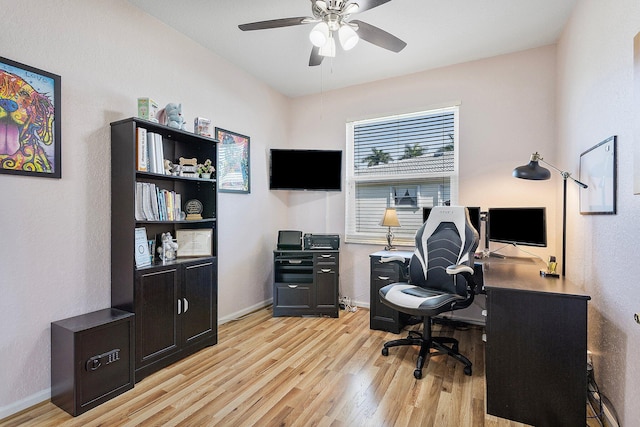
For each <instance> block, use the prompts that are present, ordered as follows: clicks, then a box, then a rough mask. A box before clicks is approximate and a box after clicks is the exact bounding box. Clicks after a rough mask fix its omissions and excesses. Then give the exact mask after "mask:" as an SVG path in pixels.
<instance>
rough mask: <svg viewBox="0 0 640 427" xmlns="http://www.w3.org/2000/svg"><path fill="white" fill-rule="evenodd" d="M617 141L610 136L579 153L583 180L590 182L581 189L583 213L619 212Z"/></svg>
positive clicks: (581, 209) (614, 137) (581, 211)
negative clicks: (617, 199) (617, 210)
mask: <svg viewBox="0 0 640 427" xmlns="http://www.w3.org/2000/svg"><path fill="white" fill-rule="evenodd" d="M616 141H617V137H616V136H615V135H614V136H611V137H609V138H607V139H605V140H604V141H602V142H600V143H598V144H596V145H594V146H593V147H591V148H589V149H588V150H587V151H585V152H584V153H582V154H580V181H581V182H584V183H585V184H587V185H588V187H587V188H585V189H582V190H580V213H581V214H583V215H595V214H615V213H616V179H617V178H616V175H617V167H616Z"/></svg>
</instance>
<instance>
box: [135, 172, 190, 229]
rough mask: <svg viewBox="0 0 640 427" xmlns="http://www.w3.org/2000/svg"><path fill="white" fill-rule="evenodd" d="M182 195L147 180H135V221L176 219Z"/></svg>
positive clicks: (178, 218) (178, 216)
mask: <svg viewBox="0 0 640 427" xmlns="http://www.w3.org/2000/svg"><path fill="white" fill-rule="evenodd" d="M181 206H182V196H181V195H180V194H179V193H176V192H175V191H169V190H165V189H163V188H159V187H157V186H156V185H155V184H152V183H149V182H136V194H135V216H136V221H178V220H180V216H181Z"/></svg>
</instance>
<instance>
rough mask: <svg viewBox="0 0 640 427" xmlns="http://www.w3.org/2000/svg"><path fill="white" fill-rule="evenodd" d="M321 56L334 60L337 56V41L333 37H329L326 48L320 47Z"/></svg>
mask: <svg viewBox="0 0 640 427" xmlns="http://www.w3.org/2000/svg"><path fill="white" fill-rule="evenodd" d="M318 54H319V55H320V56H328V57H330V58H334V57H335V56H336V41H335V39H334V38H333V37H329V38H328V39H327V42H326V43H325V44H324V46H322V47H320V50H319V51H318Z"/></svg>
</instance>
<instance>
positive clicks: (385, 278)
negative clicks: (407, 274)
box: [378, 276, 390, 280]
mask: <svg viewBox="0 0 640 427" xmlns="http://www.w3.org/2000/svg"><path fill="white" fill-rule="evenodd" d="M378 279H380V280H389V279H390V277H389V276H378Z"/></svg>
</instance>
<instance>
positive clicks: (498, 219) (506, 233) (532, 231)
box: [487, 208, 547, 247]
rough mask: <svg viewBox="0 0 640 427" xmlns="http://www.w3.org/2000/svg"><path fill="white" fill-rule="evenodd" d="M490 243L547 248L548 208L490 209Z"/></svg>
mask: <svg viewBox="0 0 640 427" xmlns="http://www.w3.org/2000/svg"><path fill="white" fill-rule="evenodd" d="M487 212H488V213H487V230H488V233H487V234H488V236H489V241H492V242H502V243H512V244H517V245H524V246H543V247H544V246H547V218H546V208H489V210H488V211H487Z"/></svg>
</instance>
